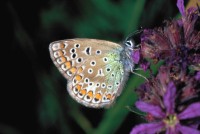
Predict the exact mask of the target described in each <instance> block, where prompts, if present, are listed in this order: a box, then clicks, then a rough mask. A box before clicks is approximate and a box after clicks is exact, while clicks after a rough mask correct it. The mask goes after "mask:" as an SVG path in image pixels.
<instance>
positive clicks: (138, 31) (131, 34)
mask: <svg viewBox="0 0 200 134" xmlns="http://www.w3.org/2000/svg"><path fill="white" fill-rule="evenodd" d="M142 31H143V30H142V29H140V30H136V31H134V32H132V33H130V34H129V35H128V36H127V37H126V38H125V40H128V38H130V37H132V36H134V35H136V34H138V33H141V32H142Z"/></svg>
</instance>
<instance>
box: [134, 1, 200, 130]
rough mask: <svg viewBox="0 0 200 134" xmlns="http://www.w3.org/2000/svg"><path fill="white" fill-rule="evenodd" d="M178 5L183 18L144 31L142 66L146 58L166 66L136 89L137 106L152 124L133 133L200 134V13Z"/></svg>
mask: <svg viewBox="0 0 200 134" xmlns="http://www.w3.org/2000/svg"><path fill="white" fill-rule="evenodd" d="M177 6H178V8H179V11H180V13H181V15H182V17H181V19H179V20H173V21H165V22H166V26H165V27H164V28H155V29H145V30H144V31H143V34H142V36H141V52H140V56H141V57H140V58H141V59H142V60H140V64H141V63H142V62H141V61H145V59H151V60H153V61H154V62H157V61H159V60H163V61H164V64H163V65H162V66H161V67H160V69H159V70H158V74H157V76H156V77H154V76H153V75H151V78H150V79H149V81H148V82H146V83H144V84H143V85H141V86H140V87H139V88H138V89H137V90H136V92H137V93H138V97H139V101H137V102H136V103H135V105H136V107H137V108H138V109H139V110H141V111H143V112H146V113H147V115H146V120H147V121H148V122H149V123H147V124H141V125H138V126H136V127H134V128H133V129H132V131H131V134H154V133H157V134H158V133H166V134H188V133H189V134H190V133H191V134H200V130H199V129H198V127H200V31H199V29H200V28H199V27H198V25H199V21H200V14H199V11H198V9H197V8H193V7H191V8H189V9H188V11H187V12H186V11H185V8H184V1H183V0H178V1H177ZM144 63H145V62H144ZM146 65H147V64H144V65H142V64H141V67H142V66H144V67H142V68H146V67H145V66H146Z"/></svg>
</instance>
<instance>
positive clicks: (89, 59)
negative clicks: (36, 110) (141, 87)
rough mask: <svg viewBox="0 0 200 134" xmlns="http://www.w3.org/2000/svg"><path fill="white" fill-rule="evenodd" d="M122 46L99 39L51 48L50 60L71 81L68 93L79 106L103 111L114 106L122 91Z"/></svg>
mask: <svg viewBox="0 0 200 134" xmlns="http://www.w3.org/2000/svg"><path fill="white" fill-rule="evenodd" d="M122 49H123V48H122V47H121V46H120V45H119V44H116V43H113V42H109V41H104V40H96V39H69V40H61V41H56V42H53V43H51V44H50V47H49V50H50V54H51V58H52V60H53V62H54V64H55V65H56V67H57V68H58V69H59V71H60V72H61V73H62V74H63V75H64V77H65V78H66V79H67V80H68V84H67V90H68V92H69V94H70V95H71V96H72V97H73V98H74V99H75V100H76V101H78V102H79V103H81V104H83V105H85V106H87V107H94V108H100V107H104V106H109V105H111V104H112V103H113V101H114V100H115V98H116V96H117V95H119V91H120V90H121V88H122V86H121V85H122V84H121V83H122V82H123V78H124V74H123V73H124V69H123V64H122V62H121V61H120V52H121V51H122Z"/></svg>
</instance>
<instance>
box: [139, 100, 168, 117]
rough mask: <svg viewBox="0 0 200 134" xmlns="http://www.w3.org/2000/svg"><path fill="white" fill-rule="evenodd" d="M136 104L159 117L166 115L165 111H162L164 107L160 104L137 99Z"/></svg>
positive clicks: (142, 109)
mask: <svg viewBox="0 0 200 134" xmlns="http://www.w3.org/2000/svg"><path fill="white" fill-rule="evenodd" d="M135 105H136V107H137V108H138V109H140V110H141V111H143V112H148V113H150V114H152V115H153V116H154V117H157V118H164V117H165V113H163V112H162V109H161V108H160V107H159V106H156V105H152V104H149V103H145V102H143V101H137V102H136V103H135Z"/></svg>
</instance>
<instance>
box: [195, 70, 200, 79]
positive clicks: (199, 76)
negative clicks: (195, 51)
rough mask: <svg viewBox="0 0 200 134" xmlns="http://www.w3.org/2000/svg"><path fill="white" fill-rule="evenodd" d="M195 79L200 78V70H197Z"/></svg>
mask: <svg viewBox="0 0 200 134" xmlns="http://www.w3.org/2000/svg"><path fill="white" fill-rule="evenodd" d="M195 79H196V80H200V71H199V72H197V74H196V76H195Z"/></svg>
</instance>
